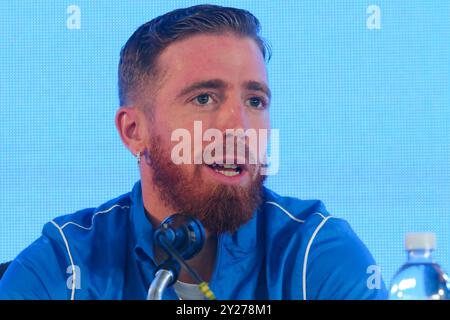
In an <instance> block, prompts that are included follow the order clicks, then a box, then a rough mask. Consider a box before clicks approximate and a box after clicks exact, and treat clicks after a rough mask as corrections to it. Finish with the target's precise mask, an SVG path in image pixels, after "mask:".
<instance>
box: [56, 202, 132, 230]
mask: <svg viewBox="0 0 450 320" xmlns="http://www.w3.org/2000/svg"><path fill="white" fill-rule="evenodd" d="M116 207H119V208H121V209H129V208H130V206H120V205H118V204H115V205H113V206H112V207H111V208H109V209H106V210H103V211H98V212H96V213H94V214H93V215H92V218H91V225H90V226H89V227H84V226H81V225H79V224H77V223H75V222H73V221H69V222H66V223H64V224H63V225H62V226H61V229H64V228H65V227H66V226H67V225H69V224H73V225H74V226H76V227H78V228H81V229H84V230H91V229H92V227H93V226H94V218H95V217H96V216H97V215H98V214H101V213H108V212H110V211H111V210H112V209H114V208H116Z"/></svg>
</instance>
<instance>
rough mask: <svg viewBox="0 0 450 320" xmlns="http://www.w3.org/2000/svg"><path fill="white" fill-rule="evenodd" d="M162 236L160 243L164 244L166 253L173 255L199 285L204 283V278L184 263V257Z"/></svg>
mask: <svg viewBox="0 0 450 320" xmlns="http://www.w3.org/2000/svg"><path fill="white" fill-rule="evenodd" d="M161 236H162V235H160V236H159V241H161V243H162V244H163V249H164V250H166V253H167V254H169V255H171V256H172V257H173V258H174V259H175V260H176V261H177V262H178V263H179V264H180V265H181V266H182V267H183V268H184V269H185V270H186V271H187V272H188V273H189V275H190V276H191V277H192V278H193V279H195V281H197V282H198V283H199V284H200V283H202V282H203V280H202V278H200V276H199V275H198V274H197V272H195V270H194V269H192V268H191V267H190V266H189V265H188V264H187V263H186V261H184V259H183V257H182V256H181V255H180V254H179V253H178V252H177V250H175V249H174V248H173V247H172V245H171V244H170V243H169V242H168V241H167V239H166V237H165V236H163V237H161Z"/></svg>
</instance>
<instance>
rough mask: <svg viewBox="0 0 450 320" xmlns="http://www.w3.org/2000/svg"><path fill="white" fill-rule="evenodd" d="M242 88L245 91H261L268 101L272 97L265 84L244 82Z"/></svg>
mask: <svg viewBox="0 0 450 320" xmlns="http://www.w3.org/2000/svg"><path fill="white" fill-rule="evenodd" d="M244 88H245V89H247V90H253V91H261V92H263V93H264V94H266V95H267V97H269V100H270V98H271V97H272V92H270V89H269V86H268V85H266V84H265V83H261V82H258V81H246V82H244Z"/></svg>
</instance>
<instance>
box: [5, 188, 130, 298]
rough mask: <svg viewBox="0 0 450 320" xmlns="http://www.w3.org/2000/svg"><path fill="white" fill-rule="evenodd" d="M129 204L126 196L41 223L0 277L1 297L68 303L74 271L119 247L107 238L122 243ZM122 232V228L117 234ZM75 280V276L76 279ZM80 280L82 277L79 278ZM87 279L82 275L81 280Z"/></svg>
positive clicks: (71, 292)
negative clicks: (37, 234) (38, 232)
mask: <svg viewBox="0 0 450 320" xmlns="http://www.w3.org/2000/svg"><path fill="white" fill-rule="evenodd" d="M130 205H131V199H130V196H129V194H125V195H122V196H120V197H118V198H115V199H112V200H110V201H108V202H106V203H104V204H102V205H100V206H99V207H97V208H88V209H83V210H80V211H77V212H75V213H73V214H69V215H64V216H59V217H57V218H54V219H53V220H51V221H50V222H48V223H46V224H45V225H44V227H43V229H42V235H41V237H39V238H38V239H37V240H36V241H34V242H33V243H32V244H31V245H29V246H28V247H27V248H26V249H25V250H23V251H22V252H21V253H20V254H19V255H18V256H17V257H16V258H15V259H14V261H13V262H12V263H11V265H10V266H9V268H8V270H7V271H6V273H5V275H4V278H2V281H1V285H0V298H11V299H15V298H16V299H71V298H73V295H74V292H75V290H74V288H73V286H72V285H75V281H71V280H73V279H74V278H76V273H77V272H78V270H80V268H83V267H86V268H88V267H89V264H93V263H100V262H99V261H101V260H102V258H103V257H104V256H105V255H108V254H109V252H110V251H111V250H106V248H114V250H118V249H119V248H118V247H117V246H115V245H114V243H109V245H103V244H106V241H108V242H110V241H111V240H114V241H118V242H123V237H124V235H120V232H118V230H121V227H124V229H126V228H125V227H126V224H127V223H128V222H127V221H128V220H129V219H128V212H129V208H130ZM122 233H123V234H125V233H126V231H125V230H123V232H122ZM79 278H80V277H79ZM81 279H83V277H81ZM85 280H86V276H84V280H82V281H83V282H84V281H85Z"/></svg>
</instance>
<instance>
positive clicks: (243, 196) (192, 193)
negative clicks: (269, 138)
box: [144, 134, 266, 235]
mask: <svg viewBox="0 0 450 320" xmlns="http://www.w3.org/2000/svg"><path fill="white" fill-rule="evenodd" d="M151 136H152V137H153V138H152V140H151V145H150V150H149V152H147V153H146V154H145V155H144V156H145V160H146V163H147V164H148V165H149V166H150V167H151V168H152V171H153V184H154V185H155V186H156V187H157V188H158V190H159V192H160V197H161V200H162V201H163V202H164V203H165V204H166V205H167V206H170V207H172V208H174V209H175V210H177V212H183V213H187V214H190V215H192V216H194V217H196V218H198V219H199V220H200V221H201V222H202V223H203V226H204V227H205V228H206V229H207V230H208V232H210V233H211V234H216V235H218V234H221V233H224V232H230V233H234V232H235V231H236V230H237V229H238V228H239V227H240V226H241V225H243V224H245V223H246V222H247V221H249V220H250V219H251V218H252V216H253V213H254V211H255V209H257V208H258V207H259V206H260V204H261V202H262V186H263V184H264V180H265V178H266V177H265V176H264V175H261V174H259V172H258V173H256V174H255V171H256V170H258V169H257V166H256V165H249V166H248V170H249V172H250V176H251V177H254V178H252V179H253V180H251V181H250V183H248V185H247V186H245V187H244V186H232V185H224V184H220V183H215V184H212V183H208V184H204V183H202V182H201V181H200V180H199V179H200V169H201V166H202V165H195V171H194V175H193V176H192V177H188V176H187V174H186V172H185V171H184V170H183V166H182V165H176V164H174V163H173V162H172V160H171V158H170V150H165V149H164V148H163V147H162V146H163V142H162V139H161V138H160V137H159V136H157V135H154V134H152V135H151Z"/></svg>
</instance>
